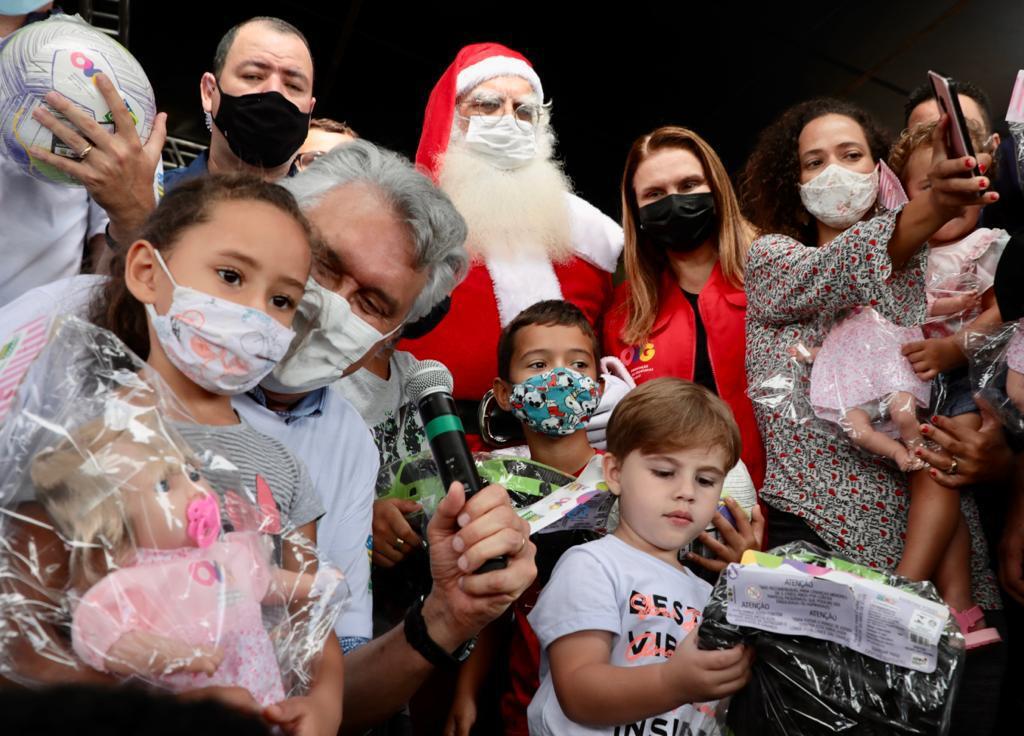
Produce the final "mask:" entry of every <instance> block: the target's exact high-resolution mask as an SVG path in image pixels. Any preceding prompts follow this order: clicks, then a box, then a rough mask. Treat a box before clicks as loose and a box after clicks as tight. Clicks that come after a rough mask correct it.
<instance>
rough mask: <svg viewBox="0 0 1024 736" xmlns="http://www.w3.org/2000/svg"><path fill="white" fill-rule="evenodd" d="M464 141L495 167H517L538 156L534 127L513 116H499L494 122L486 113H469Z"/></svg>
mask: <svg viewBox="0 0 1024 736" xmlns="http://www.w3.org/2000/svg"><path fill="white" fill-rule="evenodd" d="M465 141H466V146H467V147H468V148H469V149H470V150H472V151H473V152H474V153H476V154H477V155H478V156H480V157H482V158H485V159H487V161H489V162H490V163H491V164H492V165H493V166H494V167H495V168H498V169H518V168H520V167H521V166H525V165H526V164H528V163H529V162H530V161H532V160H533V159H534V158H535V157H536V156H537V131H536V129H535V128H534V126H533V125H531V124H530V123H524V122H523V121H521V120H520V121H517V120H516V119H515V117H514V116H512V115H502V117H501V119H500V120H498V121H497V122H494V119H493V118H491V117H489V116H486V115H471V116H470V117H469V127H468V129H467V130H466V136H465Z"/></svg>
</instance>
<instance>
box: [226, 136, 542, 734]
mask: <svg viewBox="0 0 1024 736" xmlns="http://www.w3.org/2000/svg"><path fill="white" fill-rule="evenodd" d="M284 186H285V187H286V188H288V189H289V191H291V192H292V193H293V194H294V195H295V197H296V199H297V200H298V202H299V205H300V206H301V207H302V208H303V210H304V211H305V212H306V214H307V215H308V217H309V219H310V221H311V222H312V223H313V225H314V226H315V227H316V228H317V230H318V231H319V233H320V235H321V237H322V239H323V247H322V248H320V249H319V252H318V253H317V254H316V256H315V259H314V266H313V274H312V276H311V278H310V281H309V283H308V285H307V292H306V297H305V298H304V299H303V303H302V305H301V306H300V309H299V312H298V314H297V315H296V319H295V330H296V333H297V334H298V338H297V339H296V341H295V343H294V344H293V346H292V348H291V349H290V350H289V353H288V355H286V356H285V358H284V360H282V361H281V363H280V364H279V365H278V367H277V368H276V369H275V370H274V372H273V373H272V374H271V375H270V376H268V377H267V378H266V379H264V381H263V382H262V384H261V386H260V387H259V388H258V389H256V390H254V391H253V392H250V394H248V395H244V396H240V397H237V398H236V399H235V408H236V409H237V410H238V412H239V414H241V415H242V417H243V418H244V419H245V420H246V421H247V422H249V423H250V424H251V425H253V426H254V427H255V428H256V429H257V430H259V431H260V432H263V433H265V434H268V435H270V436H272V437H275V438H277V439H279V440H280V441H281V442H283V443H284V444H285V445H287V446H288V447H289V448H290V449H291V450H292V451H293V452H295V453H296V454H297V455H298V456H299V457H300V458H301V459H302V460H303V461H304V462H305V463H306V464H307V466H308V468H309V472H310V475H311V476H312V478H313V482H314V485H315V486H316V488H317V490H318V492H319V493H320V494H321V500H322V501H323V504H324V506H325V508H326V509H327V512H326V514H325V515H324V517H323V518H322V519H321V520H320V522H319V524H318V531H317V535H318V543H319V546H320V547H321V549H322V550H323V551H324V553H325V555H326V556H327V557H328V558H329V559H331V560H332V561H333V562H335V563H336V564H338V565H339V566H341V567H342V569H343V570H344V571H345V574H346V578H347V581H348V584H349V587H350V589H351V590H352V598H353V600H352V603H351V604H350V605H349V607H348V608H346V610H345V612H344V613H343V614H342V616H341V617H340V618H339V620H338V623H337V625H336V632H337V634H338V637H339V640H340V641H341V643H342V647H343V649H345V651H346V663H347V667H346V669H347V674H346V677H345V703H346V707H345V714H344V721H343V724H344V725H343V730H344V731H345V732H348V731H349V730H351V731H352V732H358V730H359V729H361V728H365V727H366V726H369V725H372V724H374V723H376V722H379V721H381V720H383V719H385V718H387V717H388V716H390V715H391V714H392V713H393V712H394V711H396V710H397V709H398V708H400V707H401V705H402V704H403V703H405V702H406V701H407V700H408V699H409V697H410V696H411V695H412V694H413V693H414V692H415V691H416V689H417V688H418V687H419V685H420V684H421V683H422V682H423V680H424V679H426V677H427V675H429V673H430V672H431V670H432V669H433V667H434V666H438V665H444V664H449V665H450V664H454V663H456V662H457V661H459V659H460V658H461V657H463V656H468V649H469V648H470V647H469V646H468V643H469V641H471V640H472V639H473V637H475V635H476V633H477V632H478V631H479V630H480V629H481V628H483V626H484V625H485V624H486V623H488V622H489V621H491V620H493V619H494V618H496V617H497V616H498V615H500V613H501V612H502V611H504V610H505V609H506V608H507V606H508V605H509V603H510V602H511V601H512V600H514V599H515V598H516V597H518V595H519V594H520V593H521V592H522V591H523V590H525V588H526V587H527V586H528V585H529V584H530V582H532V580H533V577H534V576H535V574H536V568H535V566H534V564H533V553H534V550H533V545H532V544H530V543H529V541H528V538H529V527H528V525H526V524H525V522H523V521H522V520H521V519H519V517H518V516H517V515H516V514H515V512H514V511H513V509H512V507H511V506H510V505H509V503H508V500H507V495H506V494H505V492H504V490H503V489H501V488H500V487H498V486H490V487H488V488H487V489H484V490H483V491H481V492H479V493H478V494H476V495H474V497H473V498H472V499H471V500H470V501H468V502H466V503H465V505H464V506H463V504H462V502H461V500H460V498H461V492H456V493H454V494H449V496H448V500H446V501H445V502H444V503H445V504H448V506H449V507H450V508H446V509H442V508H440V507H439V508H438V511H437V513H436V515H435V517H434V519H433V520H432V521H431V524H430V526H429V527H428V530H427V536H428V539H429V542H430V557H431V572H432V575H433V588H432V590H431V591H430V593H429V594H428V595H427V596H426V597H425V598H424V599H423V600H422V601H421V602H420V603H418V604H417V605H416V606H414V607H413V609H411V611H410V613H409V616H408V617H407V620H406V624H405V626H404V627H403V626H396V627H395V628H394V629H392V630H391V631H389V632H387V633H385V634H384V635H383V636H381V637H379V638H377V639H374V640H372V641H370V637H371V635H372V623H371V600H370V594H369V557H368V554H367V552H368V548H369V547H370V546H371V544H372V541H371V538H370V529H371V514H372V505H373V500H374V489H375V482H376V476H377V470H378V467H379V461H378V453H377V448H376V446H375V445H374V442H373V439H372V437H371V436H370V434H369V432H368V430H367V428H366V425H365V424H364V423H363V421H362V420H361V419H360V417H359V415H358V413H357V412H356V410H355V409H354V408H353V407H352V405H351V404H349V403H348V402H347V401H346V400H345V399H344V398H342V396H341V394H340V393H339V392H337V391H332V390H328V387H329V386H331V385H333V384H335V382H337V381H338V380H339V379H343V378H344V377H345V376H348V375H350V374H352V373H353V372H355V371H356V370H357V369H358V368H359V367H360V366H362V365H364V364H365V363H366V361H367V360H369V359H370V358H371V357H372V356H373V355H374V353H375V352H376V351H377V350H379V349H380V347H381V346H382V345H383V344H384V343H385V342H386V341H387V340H388V339H389V338H390V337H392V336H393V335H395V334H396V333H397V332H398V330H400V329H401V328H402V326H403V325H404V324H406V323H409V322H414V321H416V320H417V319H419V318H421V317H423V316H425V315H426V314H428V313H429V312H430V311H431V309H432V308H433V307H434V306H435V305H436V304H437V303H439V302H441V301H442V300H443V299H444V298H445V297H446V296H447V295H448V294H449V293H450V292H451V290H452V289H453V288H454V287H455V285H456V284H457V283H458V282H459V280H460V279H461V278H462V277H463V275H464V274H465V272H466V268H467V266H468V256H467V253H466V251H465V248H464V246H463V243H464V241H465V238H466V226H465V223H464V222H463V220H462V218H461V217H460V216H459V214H458V213H457V212H456V211H455V208H454V207H453V205H452V204H451V202H450V200H449V199H448V198H447V197H446V196H445V195H444V194H443V193H442V192H441V191H440V190H439V189H437V187H435V186H434V185H433V184H432V182H431V181H430V180H429V179H427V178H426V177H425V176H423V175H422V174H420V173H419V172H417V171H416V170H415V169H413V167H412V166H411V165H410V164H409V162H407V161H406V160H404V159H402V158H401V157H400V156H398V155H397V154H394V153H391V152H389V151H385V150H382V149H379V148H377V147H376V146H374V145H373V144H371V143H369V142H367V141H362V140H359V141H355V142H352V143H349V144H346V145H343V146H340V147H339V148H336V149H334V150H333V151H331V152H329V153H327V154H325V155H324V156H322V157H320V158H319V159H317V160H316V161H315V162H314V163H313V164H312V165H311V166H310V167H309V168H308V169H307V170H305V171H304V172H302V174H300V175H299V176H296V177H294V178H292V179H290V180H288V181H286V182H285V183H284ZM342 383H343V382H342ZM456 518H459V519H461V520H462V521H466V519H467V518H468V522H467V523H466V524H463V525H462V528H461V529H459V525H458V524H456V523H455V519H456ZM502 554H504V555H505V556H507V557H508V567H507V568H506V569H505V570H501V571H497V572H492V573H486V574H482V575H471V574H468V573H471V571H472V570H474V569H476V568H477V567H478V566H479V565H480V564H482V563H483V562H484V561H485V560H487V559H490V558H492V557H494V556H497V555H502Z"/></svg>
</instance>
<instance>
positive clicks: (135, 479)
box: [31, 412, 340, 705]
mask: <svg viewBox="0 0 1024 736" xmlns="http://www.w3.org/2000/svg"><path fill="white" fill-rule="evenodd" d="M155 417H156V414H155V412H148V413H145V414H143V415H141V416H139V417H136V418H135V419H134V420H133V421H132V423H131V424H130V425H129V426H128V427H126V428H124V429H113V428H111V427H110V426H107V425H106V424H104V423H103V421H102V420H95V421H93V422H90V423H88V424H86V425H83V426H81V427H79V428H78V429H76V430H74V431H72V432H71V433H70V435H69V438H68V439H67V440H64V441H62V442H61V443H60V444H59V445H58V446H57V447H55V448H50V449H46V450H44V451H42V452H40V453H39V454H38V455H37V456H36V457H35V459H34V460H33V463H32V469H31V474H32V480H33V483H34V484H35V487H36V493H37V498H38V499H39V500H40V501H41V502H42V504H43V506H44V508H45V509H46V510H47V512H48V513H49V515H50V516H51V518H52V519H53V520H54V522H55V524H56V526H57V528H58V530H59V531H60V532H61V534H62V535H63V536H64V537H65V539H66V541H67V542H68V543H70V545H71V546H72V553H71V581H72V582H71V585H72V588H73V589H74V597H73V602H72V605H73V616H72V627H71V633H72V646H73V648H74V650H75V652H76V653H77V654H78V655H79V656H80V657H81V658H82V659H83V660H84V661H85V662H86V663H87V664H89V665H90V666H92V667H93V668H95V669H97V670H101V671H107V672H111V673H114V674H118V675H124V676H138V677H141V678H143V679H146V680H149V681H153V682H157V683H160V684H162V685H165V686H167V687H169V688H170V689H172V690H175V691H180V690H187V689H193V688H201V687H206V686H211V685H233V686H240V687H244V688H246V689H247V690H249V691H250V692H251V693H252V695H253V697H254V698H255V699H256V700H257V701H258V702H260V703H261V704H262V705H269V704H272V703H276V702H279V701H281V700H283V699H284V697H285V692H284V687H283V685H282V678H281V669H280V667H279V665H278V658H277V656H276V654H275V649H274V645H273V644H272V642H271V638H270V636H269V634H268V631H267V629H266V628H265V625H264V621H263V605H265V604H270V605H275V604H276V605H285V604H287V605H289V606H291V607H292V608H295V607H296V606H297V605H298V604H301V603H304V602H308V601H310V600H314V599H315V600H316V601H317V602H318V603H319V604H323V603H326V602H328V601H330V599H331V597H332V593H333V591H334V589H335V588H336V587H337V585H338V583H339V581H340V574H338V573H336V572H334V571H333V570H328V569H323V570H322V571H321V572H320V573H318V574H316V575H314V574H312V573H310V572H302V573H298V572H290V571H286V570H283V569H281V568H279V567H277V566H275V565H273V564H272V563H271V543H270V540H269V538H268V537H267V536H266V535H264V534H263V533H261V532H260V531H256V530H251V531H236V532H231V533H227V534H224V535H221V514H220V508H219V503H218V497H217V495H216V494H215V493H214V492H213V490H212V489H211V488H210V486H209V485H208V484H207V483H206V481H205V480H204V479H203V478H202V476H201V475H200V474H199V472H198V471H197V470H196V467H197V466H198V463H197V462H195V461H194V460H193V459H192V458H191V457H190V454H189V453H188V451H187V450H186V449H184V448H186V447H187V446H186V445H185V443H184V442H183V441H182V440H181V439H180V438H179V437H178V436H177V435H176V433H175V432H174V430H172V429H171V428H170V427H167V426H163V423H162V422H160V421H159V420H158V419H156V418H155ZM158 424H159V425H161V426H157V425H158ZM312 615H313V616H316V615H318V614H316V613H314V614H312Z"/></svg>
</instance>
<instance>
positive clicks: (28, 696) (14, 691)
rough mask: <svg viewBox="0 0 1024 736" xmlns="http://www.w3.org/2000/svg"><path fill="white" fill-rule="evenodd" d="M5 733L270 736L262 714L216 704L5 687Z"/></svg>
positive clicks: (106, 688) (111, 691) (135, 692)
mask: <svg viewBox="0 0 1024 736" xmlns="http://www.w3.org/2000/svg"><path fill="white" fill-rule="evenodd" d="M0 707H2V708H3V712H4V714H5V715H4V730H8V729H9V731H10V733H21V734H38V735H42V734H47V735H49V734H65V733H72V732H77V733H86V734H89V733H111V734H113V733H131V734H138V735H139V736H171V735H172V734H181V733H188V734H190V735H191V736H215V735H217V734H227V733H230V734H237V735H238V736H267V735H269V734H270V729H269V728H268V727H267V726H266V724H264V723H263V721H262V720H261V719H260V718H259V716H257V715H253V714H250V713H245V712H243V711H241V710H238V709H235V708H229V707H228V706H226V705H224V704H223V703H221V702H220V701H217V700H212V699H203V700H185V699H182V698H179V697H177V696H175V695H173V694H171V693H165V692H153V691H147V690H144V689H142V688H140V687H136V686H115V685H85V684H63V685H55V686H52V687H46V688H41V689H38V690H31V689H28V688H18V687H7V688H0Z"/></svg>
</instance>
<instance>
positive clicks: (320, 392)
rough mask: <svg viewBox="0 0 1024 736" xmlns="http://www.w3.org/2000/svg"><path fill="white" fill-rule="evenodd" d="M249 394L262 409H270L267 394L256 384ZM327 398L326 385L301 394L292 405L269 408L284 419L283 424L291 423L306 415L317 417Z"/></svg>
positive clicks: (322, 410)
mask: <svg viewBox="0 0 1024 736" xmlns="http://www.w3.org/2000/svg"><path fill="white" fill-rule="evenodd" d="M248 393H249V396H250V397H251V398H252V400H253V401H255V402H256V403H257V404H259V405H260V406H262V407H263V408H264V409H270V407H269V406H267V395H266V394H265V393H263V389H261V388H260V387H259V386H256V387H255V388H253V389H252V390H251V391H249V392H248ZM326 399H327V387H326V386H324V387H323V388H318V389H316V390H315V391H311V392H310V393H308V394H306V395H305V396H303V397H302V398H301V399H299V400H298V401H297V402H296V403H295V404H294V405H293V406H290V407H289V408H287V409H285V410H283V411H278V410H276V409H270V411H272V412H274V413H275V414H277V415H278V416H279V417H281V418H282V419H284V423H285V424H291V423H292V422H297V421H298V420H300V419H306V418H307V417H318V416H320V415H321V414H323V413H324V402H325V401H326Z"/></svg>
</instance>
